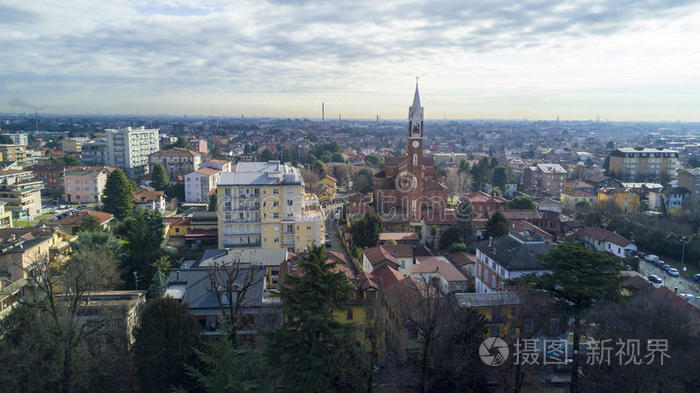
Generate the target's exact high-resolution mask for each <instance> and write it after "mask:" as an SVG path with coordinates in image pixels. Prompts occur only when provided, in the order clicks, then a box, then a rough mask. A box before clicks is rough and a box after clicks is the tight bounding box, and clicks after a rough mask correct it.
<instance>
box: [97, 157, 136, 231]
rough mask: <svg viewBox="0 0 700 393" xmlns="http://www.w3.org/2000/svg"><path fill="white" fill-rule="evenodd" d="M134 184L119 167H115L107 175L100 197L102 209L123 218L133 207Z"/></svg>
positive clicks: (120, 218)
mask: <svg viewBox="0 0 700 393" xmlns="http://www.w3.org/2000/svg"><path fill="white" fill-rule="evenodd" d="M135 190H136V186H135V185H134V183H133V182H132V181H131V180H129V179H128V178H127V177H126V175H125V174H124V172H122V171H121V169H115V170H113V171H112V173H110V174H109V176H108V177H107V183H106V184H105V188H104V191H103V192H102V193H103V198H102V203H103V206H102V210H104V211H106V212H107V213H112V214H114V216H115V217H116V218H117V219H118V220H123V219H124V218H125V217H126V216H127V215H128V214H129V213H130V212H131V211H132V210H133V209H134V191H135Z"/></svg>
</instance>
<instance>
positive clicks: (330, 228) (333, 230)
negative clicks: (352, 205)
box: [324, 204, 357, 274]
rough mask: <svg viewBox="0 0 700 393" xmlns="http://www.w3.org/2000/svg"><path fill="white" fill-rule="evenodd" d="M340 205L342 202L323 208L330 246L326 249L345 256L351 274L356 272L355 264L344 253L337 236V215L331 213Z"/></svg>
mask: <svg viewBox="0 0 700 393" xmlns="http://www.w3.org/2000/svg"><path fill="white" fill-rule="evenodd" d="M342 206H343V205H342V204H332V205H328V206H327V207H326V208H325V209H324V210H325V214H326V233H327V234H328V237H329V238H330V239H331V246H330V247H328V249H329V250H331V251H335V252H339V253H341V254H343V255H345V258H346V259H347V260H348V264H347V265H346V266H347V268H348V269H350V271H351V272H353V274H357V271H356V269H355V266H353V265H352V263H349V261H350V257H349V256H348V255H347V254H346V253H345V250H344V249H343V244H342V243H341V242H340V238H339V237H338V221H337V220H336V218H337V217H336V215H335V214H333V212H335V211H336V209H338V208H341V209H342Z"/></svg>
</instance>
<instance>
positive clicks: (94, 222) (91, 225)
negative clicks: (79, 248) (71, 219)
mask: <svg viewBox="0 0 700 393" xmlns="http://www.w3.org/2000/svg"><path fill="white" fill-rule="evenodd" d="M101 230H102V225H100V220H98V219H97V218H96V217H95V216H91V215H89V214H85V215H84V216H83V220H82V221H81V222H80V225H78V226H77V227H76V228H75V230H74V232H75V233H80V232H98V231H101Z"/></svg>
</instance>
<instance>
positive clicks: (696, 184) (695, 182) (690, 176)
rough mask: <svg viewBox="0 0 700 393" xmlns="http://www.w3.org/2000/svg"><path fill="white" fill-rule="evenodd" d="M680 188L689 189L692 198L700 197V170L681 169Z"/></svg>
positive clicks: (679, 172)
mask: <svg viewBox="0 0 700 393" xmlns="http://www.w3.org/2000/svg"><path fill="white" fill-rule="evenodd" d="M678 187H684V188H687V189H688V191H690V194H691V197H692V198H698V197H699V196H700V168H692V169H680V170H679V171H678Z"/></svg>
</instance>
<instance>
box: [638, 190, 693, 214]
mask: <svg viewBox="0 0 700 393" xmlns="http://www.w3.org/2000/svg"><path fill="white" fill-rule="evenodd" d="M648 200H649V209H652V210H656V211H663V210H664V209H666V210H669V209H680V208H682V207H683V206H684V205H685V204H686V202H687V201H689V200H690V190H688V189H687V188H685V187H665V188H663V189H662V190H660V191H651V192H649V195H648Z"/></svg>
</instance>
